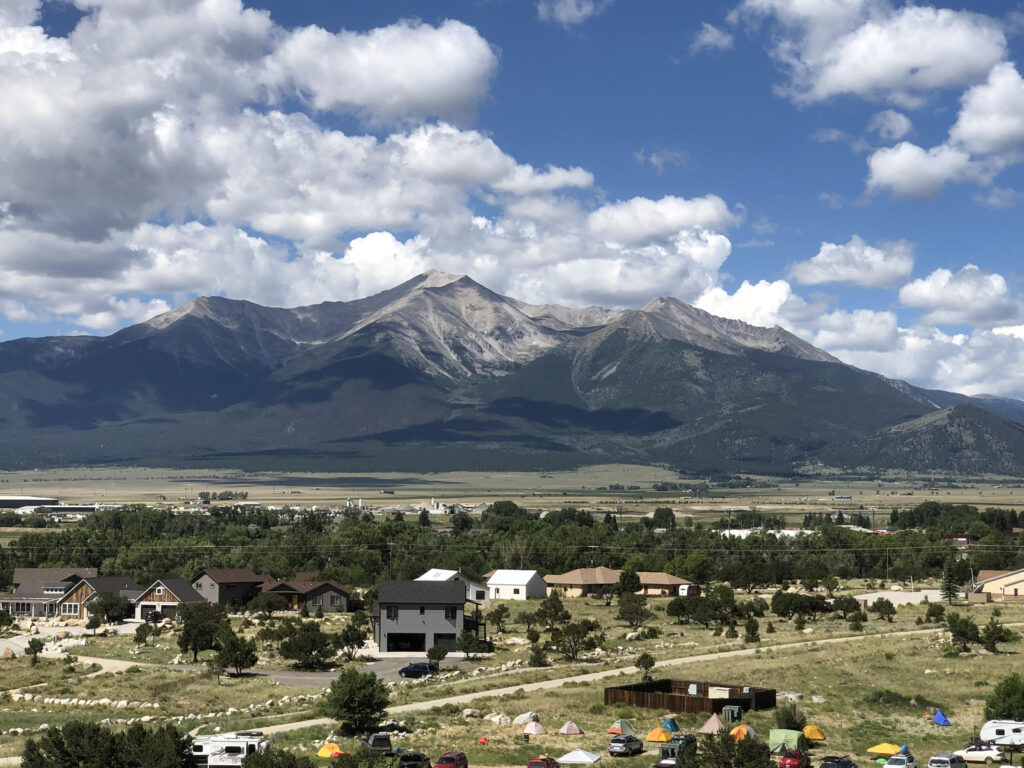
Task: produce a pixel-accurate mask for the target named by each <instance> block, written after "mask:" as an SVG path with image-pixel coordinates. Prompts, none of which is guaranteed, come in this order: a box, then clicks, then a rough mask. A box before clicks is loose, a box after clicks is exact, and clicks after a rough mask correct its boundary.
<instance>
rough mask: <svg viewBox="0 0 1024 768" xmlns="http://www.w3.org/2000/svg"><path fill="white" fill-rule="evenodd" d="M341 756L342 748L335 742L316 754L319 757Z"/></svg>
mask: <svg viewBox="0 0 1024 768" xmlns="http://www.w3.org/2000/svg"><path fill="white" fill-rule="evenodd" d="M341 754H342V751H341V747H339V746H338V745H337V744H335V743H334V742H333V741H328V742H327V743H326V744H324V745H323V746H322V747H320V749H318V750H317V752H316V756H317V757H338V756H339V755H341Z"/></svg>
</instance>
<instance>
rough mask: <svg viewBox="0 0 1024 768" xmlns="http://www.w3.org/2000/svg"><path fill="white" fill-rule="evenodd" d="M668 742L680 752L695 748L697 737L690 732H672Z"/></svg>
mask: <svg viewBox="0 0 1024 768" xmlns="http://www.w3.org/2000/svg"><path fill="white" fill-rule="evenodd" d="M669 744H672V745H674V746H675V748H676V749H677V750H679V751H680V752H681V751H682V750H684V749H696V748H697V737H696V736H694V735H693V734H692V733H673V734H672V740H671V741H670V742H669Z"/></svg>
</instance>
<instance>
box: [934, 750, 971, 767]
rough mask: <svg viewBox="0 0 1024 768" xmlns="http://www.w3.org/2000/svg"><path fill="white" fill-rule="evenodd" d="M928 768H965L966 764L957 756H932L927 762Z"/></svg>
mask: <svg viewBox="0 0 1024 768" xmlns="http://www.w3.org/2000/svg"><path fill="white" fill-rule="evenodd" d="M928 768H967V763H965V762H964V759H963V757H961V756H960V755H958V754H955V753H954V754H952V755H947V754H941V755H932V757H931V759H930V760H929V761H928Z"/></svg>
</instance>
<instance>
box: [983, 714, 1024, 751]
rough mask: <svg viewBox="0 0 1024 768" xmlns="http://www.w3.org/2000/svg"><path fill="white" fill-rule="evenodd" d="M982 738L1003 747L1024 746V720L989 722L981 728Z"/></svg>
mask: <svg viewBox="0 0 1024 768" xmlns="http://www.w3.org/2000/svg"><path fill="white" fill-rule="evenodd" d="M980 738H981V740H982V741H988V742H991V743H992V744H998V745H999V746H1001V747H1011V746H1012V747H1020V746H1024V720H989V721H988V722H987V723H985V724H984V725H983V726H981V734H980Z"/></svg>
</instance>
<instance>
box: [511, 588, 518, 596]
mask: <svg viewBox="0 0 1024 768" xmlns="http://www.w3.org/2000/svg"><path fill="white" fill-rule="evenodd" d="M512 594H513V595H518V594H519V587H515V588H514V589H513V590H512Z"/></svg>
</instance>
